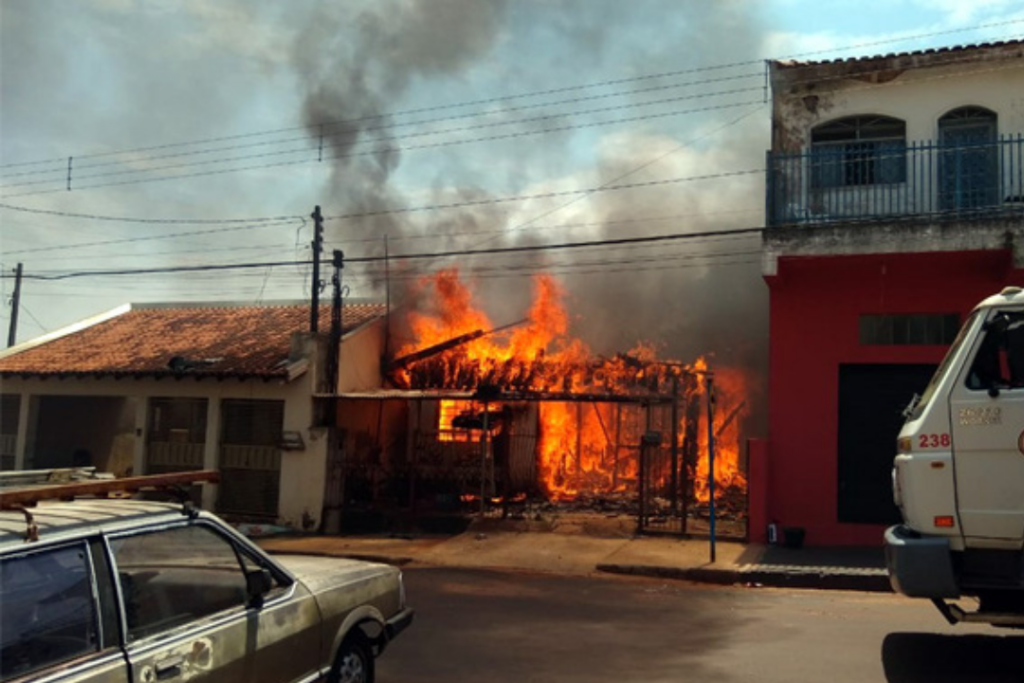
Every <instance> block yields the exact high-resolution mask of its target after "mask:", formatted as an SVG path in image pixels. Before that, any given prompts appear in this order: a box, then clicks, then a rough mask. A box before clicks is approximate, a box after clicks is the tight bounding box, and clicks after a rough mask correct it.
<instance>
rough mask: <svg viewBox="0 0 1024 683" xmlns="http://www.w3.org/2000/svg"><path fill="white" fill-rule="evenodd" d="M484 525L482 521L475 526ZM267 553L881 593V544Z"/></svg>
mask: <svg viewBox="0 0 1024 683" xmlns="http://www.w3.org/2000/svg"><path fill="white" fill-rule="evenodd" d="M483 522H488V520H483ZM255 540H256V541H257V543H259V544H260V545H261V546H262V547H263V548H265V549H266V550H268V551H271V552H282V553H299V554H313V555H327V556H336V557H351V558H357V559H366V560H373V561H379V562H386V563H388V564H394V565H399V566H401V565H407V564H410V563H414V564H415V565H425V566H436V567H462V568H472V569H513V570H520V571H536V572H551V573H558V574H580V575H584V574H590V573H594V572H608V573H616V574H631V575H639V576H652V577H659V578H666V579H682V580H687V581H697V582H705V583H715V584H724V585H748V586H774V587H787V588H819V589H822V588H824V589H841V590H860V591H879V592H887V591H890V590H891V588H890V586H889V581H888V578H887V576H886V572H885V564H884V557H883V554H882V548H881V543H879V546H878V547H874V548H846V547H843V548H818V547H814V548H805V547H801V548H789V547H784V546H774V545H772V546H765V545H757V544H745V543H741V542H737V541H718V542H716V543H715V545H714V558H713V559H712V547H711V542H710V539H709V538H679V537H669V536H632V535H630V536H623V535H614V536H601V535H593V534H588V533H578V532H577V533H559V532H553V531H515V530H506V529H504V528H503V527H502V525H500V524H494V523H490V524H471V525H470V527H469V528H468V530H466V531H465V532H463V533H460V534H455V535H443V536H442V535H405V536H390V535H358V536H351V535H350V536H322V535H301V536H300V535H276V536H268V537H265V538H257V539H255Z"/></svg>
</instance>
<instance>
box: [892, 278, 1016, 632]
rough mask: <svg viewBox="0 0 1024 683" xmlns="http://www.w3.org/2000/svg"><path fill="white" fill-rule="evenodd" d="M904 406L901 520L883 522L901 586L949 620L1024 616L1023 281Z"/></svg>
mask: <svg viewBox="0 0 1024 683" xmlns="http://www.w3.org/2000/svg"><path fill="white" fill-rule="evenodd" d="M906 417H907V421H906V423H905V424H904V426H903V429H902V431H901V432H900V435H899V439H898V441H897V455H896V458H895V461H894V466H893V495H894V498H895V502H896V505H897V506H898V507H899V508H900V512H901V513H902V516H903V524H900V525H897V526H893V527H890V528H889V529H887V530H886V532H885V556H886V565H887V567H888V570H889V579H890V582H891V583H892V586H893V589H894V590H896V591H897V592H899V593H903V594H904V595H908V596H911V597H920V598H929V599H931V600H932V602H933V603H934V604H935V606H936V607H937V608H938V609H939V611H940V612H942V614H943V616H945V617H946V619H948V620H949V622H950V623H957V622H961V621H965V622H968V621H969V622H983V623H989V624H993V625H997V626H1024V289H1021V288H1020V287H1007V288H1005V289H1004V290H1003V291H1002V292H1001V293H999V294H997V295H995V296H992V297H989V298H987V299H985V300H984V301H982V302H981V303H980V304H978V306H977V307H975V309H974V311H973V312H972V313H971V315H970V317H969V318H968V319H967V321H966V322H965V323H964V326H963V328H962V329H961V330H960V333H959V334H958V335H957V338H956V340H955V341H954V342H953V345H952V346H951V347H950V349H949V352H948V353H947V355H946V357H945V359H944V360H943V361H942V364H941V365H939V367H938V369H937V370H936V372H935V375H934V377H932V380H931V382H930V383H929V384H928V387H927V388H926V389H925V391H924V394H923V395H922V396H921V397H920V398H917V397H915V400H914V401H912V402H911V404H910V406H908V408H907V411H906ZM960 598H974V599H976V600H977V608H976V609H971V608H970V607H968V609H965V608H964V607H963V606H961V604H957V603H954V602H950V601H951V600H958V599H960Z"/></svg>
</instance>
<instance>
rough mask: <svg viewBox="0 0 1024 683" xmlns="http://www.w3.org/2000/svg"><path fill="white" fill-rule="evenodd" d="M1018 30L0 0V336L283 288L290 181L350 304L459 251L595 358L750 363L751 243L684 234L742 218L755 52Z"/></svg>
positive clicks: (760, 66) (582, 0)
mask: <svg viewBox="0 0 1024 683" xmlns="http://www.w3.org/2000/svg"><path fill="white" fill-rule="evenodd" d="M1021 37H1024V2H1022V1H1019V0H1018V1H1015V2H1010V1H1008V0H975V1H973V2H964V1H962V0H886V1H884V2H882V1H876V0H858V1H856V2H854V1H852V0H849V1H848V0H762V1H758V0H715V1H712V0H629V1H628V2H626V1H624V0H344V1H335V2H327V1H313V0H288V1H287V2H285V1H283V0H281V1H271V0H0V270H2V273H3V279H2V280H0V285H2V294H3V301H4V306H3V307H2V316H0V326H2V330H3V331H4V332H5V333H6V332H7V330H8V328H9V324H10V319H11V310H12V309H11V301H10V299H11V297H12V294H13V289H14V279H13V277H12V276H13V271H14V268H15V267H16V266H17V264H19V263H20V264H22V266H23V272H24V278H23V280H22V285H21V297H20V308H19V320H18V327H17V339H18V341H19V342H22V341H26V340H29V339H31V338H33V337H36V336H38V335H41V334H43V333H46V332H51V331H54V330H57V329H59V328H61V327H62V326H65V325H68V324H71V323H73V322H75V321H79V320H82V319H84V318H88V317H90V316H93V315H96V314H99V313H102V312H104V311H107V310H109V309H111V308H113V307H115V306H118V305H120V304H123V303H126V302H151V301H204V302H207V301H232V302H244V303H257V302H266V301H272V300H283V299H303V298H308V297H309V296H310V291H311V274H310V266H309V265H308V264H307V263H306V262H308V261H309V259H311V257H312V247H311V241H312V239H313V222H312V220H311V218H310V215H311V213H312V211H313V208H314V207H315V206H318V205H319V206H320V207H321V210H322V214H323V215H324V216H325V222H324V248H325V259H326V261H327V263H328V264H329V262H330V257H331V252H332V251H333V250H335V249H340V250H343V252H344V254H345V257H346V259H351V261H350V262H348V263H346V266H345V268H344V270H343V282H344V283H345V285H346V290H345V292H346V296H348V297H351V298H353V299H356V298H360V299H361V298H376V299H382V298H383V297H384V295H385V290H386V289H388V290H390V291H391V292H392V296H393V297H394V298H395V300H403V296H405V295H404V292H406V291H407V290H408V288H409V287H410V286H412V284H413V283H414V282H415V280H416V278H417V277H418V276H421V275H423V274H425V273H430V272H434V271H436V270H437V269H439V268H445V267H458V268H459V269H460V271H461V272H462V273H463V275H464V277H465V278H467V280H469V281H471V282H472V284H473V287H474V291H476V292H478V294H479V297H480V301H481V305H482V306H483V307H485V308H486V309H487V310H488V312H489V313H490V314H491V318H492V320H494V321H495V323H496V324H503V323H506V322H511V321H514V320H517V319H519V318H521V317H522V312H523V310H524V309H525V306H526V305H527V304H528V301H529V298H530V292H531V287H532V285H531V279H530V278H531V276H532V275H534V274H535V273H539V272H546V273H551V274H553V275H555V276H556V277H558V278H559V281H560V282H561V284H562V287H563V290H564V296H565V302H566V306H567V308H568V310H569V311H570V315H571V319H572V324H573V326H574V328H575V330H576V332H577V333H578V334H579V335H580V336H581V337H583V338H584V339H585V341H587V343H588V344H590V345H591V347H592V348H594V349H595V350H596V351H597V352H600V353H612V352H614V351H617V350H625V349H628V348H630V347H632V345H633V344H635V343H636V342H638V341H652V342H655V343H656V344H658V345H660V346H662V347H663V348H664V351H665V353H666V354H667V355H671V356H674V357H678V358H682V359H684V360H690V359H692V358H693V357H694V356H696V355H699V354H710V355H712V356H713V357H714V358H716V359H717V361H718V362H720V363H725V364H736V365H740V366H746V367H753V368H763V367H764V364H765V362H766V360H765V359H766V349H767V343H766V342H767V288H766V286H765V284H764V281H763V279H762V278H761V273H760V261H759V256H758V249H759V246H760V241H759V240H760V238H759V237H758V236H757V235H756V234H748V233H744V234H741V235H733V236H728V235H726V236H702V235H705V233H708V232H718V231H729V230H737V229H743V228H756V227H760V226H762V225H763V223H764V181H763V171H762V169H763V167H764V156H765V150H766V149H767V147H768V136H769V128H770V105H769V104H768V98H769V97H770V93H769V92H768V91H767V89H766V79H765V66H764V60H766V59H783V58H799V59H833V58H840V57H843V58H845V57H856V56H864V55H874V54H884V53H890V52H901V51H908V50H919V49H925V48H932V47H942V46H950V45H963V44H973V43H979V42H987V41H997V40H1010V39H1020V38H1021ZM670 234H676V235H678V234H687V235H689V234H692V235H695V236H694V237H692V238H688V239H679V240H673V241H666V242H659V243H655V244H654V245H645V246H636V245H615V246H606V247H591V248H586V249H582V248H578V249H562V248H547V249H542V250H536V251H529V252H520V253H514V254H496V253H490V254H478V255H459V256H433V255H435V254H442V253H445V252H452V251H466V250H494V249H498V248H506V247H517V246H536V245H548V246H549V247H550V246H551V245H561V244H566V243H571V242H581V241H596V240H617V239H622V238H630V237H636V236H654V235H670ZM385 250H387V253H388V255H389V257H391V258H390V259H389V262H388V263H389V269H388V271H389V277H388V278H387V280H386V279H385V277H384V269H383V265H382V261H381V260H380V259H381V257H382V255H383V254H384V253H385ZM410 254H418V255H420V257H419V258H416V259H403V258H401V257H402V256H403V255H406V256H408V255H410ZM369 259H374V260H369ZM293 262H299V263H298V264H296V263H293ZM264 263H277V264H283V265H273V266H263V265H259V264H264ZM228 264H248V266H247V268H246V269H245V270H208V271H200V272H196V271H178V272H154V273H132V274H115V273H116V272H121V271H126V270H127V271H132V270H138V269H153V268H164V269H172V270H173V269H176V268H183V267H196V266H204V267H205V266H215V267H220V266H223V265H228ZM253 264H255V265H253ZM89 271H102V272H103V273H106V274H89ZM111 271H114V272H115V273H112V272H111ZM324 271H325V273H324V274H322V275H323V278H324V279H327V280H329V276H330V268H329V267H325V268H324ZM83 274H84V275H83ZM324 294H325V296H327V297H329V295H330V290H329V288H328V289H327V290H325V292H324Z"/></svg>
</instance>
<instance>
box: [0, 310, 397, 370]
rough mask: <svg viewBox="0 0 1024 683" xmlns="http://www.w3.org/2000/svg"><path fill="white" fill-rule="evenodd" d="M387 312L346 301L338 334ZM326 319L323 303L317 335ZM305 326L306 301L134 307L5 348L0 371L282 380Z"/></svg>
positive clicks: (327, 324) (325, 329) (325, 326)
mask: <svg viewBox="0 0 1024 683" xmlns="http://www.w3.org/2000/svg"><path fill="white" fill-rule="evenodd" d="M384 312H385V307H384V306H383V305H381V304H352V305H346V306H345V309H344V318H343V322H344V330H343V332H349V331H351V330H353V329H355V328H356V327H359V326H360V325H362V324H364V323H366V322H368V321H370V320H372V319H374V318H377V317H380V316H382V315H383V314H384ZM330 320H331V318H330V307H329V306H322V307H321V308H320V324H319V329H320V332H321V333H327V332H328V331H329V330H330ZM308 329H309V306H308V305H305V306H303V305H298V304H293V305H272V304H267V305H261V306H237V305H227V304H225V305H190V304H180V305H155V306H147V305H141V306H131V307H130V308H127V310H126V311H125V312H123V313H120V314H119V315H113V316H111V317H107V318H106V319H103V320H100V321H99V322H96V323H94V324H91V325H86V326H84V327H81V328H80V329H72V330H70V331H67V333H66V334H62V333H60V332H58V333H55V334H53V335H51V336H52V337H53V338H52V339H49V338H47V337H42V338H40V339H39V340H36V341H30V342H27V343H25V344H23V345H21V347H14V348H12V349H9V350H8V351H7V352H5V353H3V354H0V377H13V376H65V377H66V376H103V375H106V376H150V377H152V376H177V375H182V374H185V375H187V376H191V377H218V378H225V377H238V378H246V377H251V378H264V379H276V378H286V377H287V376H288V368H287V365H288V357H289V352H290V349H291V339H292V335H293V334H294V333H296V332H305V331H307V330H308ZM172 359H177V360H176V361H175V363H172V362H171V360H172ZM172 365H176V366H177V369H172V367H171V366H172Z"/></svg>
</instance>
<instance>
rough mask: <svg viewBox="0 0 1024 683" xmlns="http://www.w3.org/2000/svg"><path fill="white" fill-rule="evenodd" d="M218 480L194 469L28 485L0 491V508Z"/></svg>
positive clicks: (215, 473)
mask: <svg viewBox="0 0 1024 683" xmlns="http://www.w3.org/2000/svg"><path fill="white" fill-rule="evenodd" d="M218 481H220V472H218V471H217V470H194V471H189V472H171V473H168V474H150V475H145V476H141V477H123V478H121V479H94V480H85V481H83V480H78V481H75V482H72V483H65V484H48V485H41V486H29V487H25V488H16V489H11V490H7V491H3V490H0V509H3V510H9V509H14V508H19V507H25V506H31V505H35V504H36V503H38V502H39V501H43V500H74V499H75V498H81V497H83V496H94V497H99V498H106V497H109V496H110V495H111V494H132V493H138V492H140V491H169V490H170V491H173V490H175V489H178V490H182V489H183V487H185V486H188V485H190V484H201V483H212V484H215V483H217V482H218Z"/></svg>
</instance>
